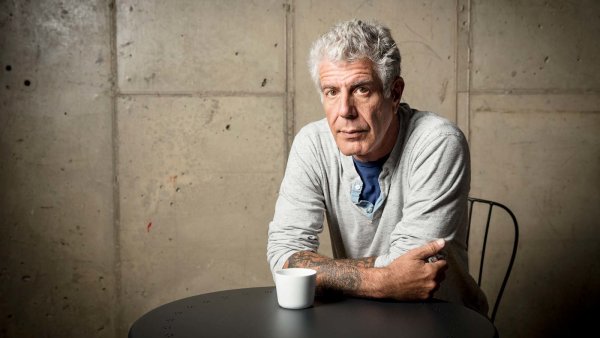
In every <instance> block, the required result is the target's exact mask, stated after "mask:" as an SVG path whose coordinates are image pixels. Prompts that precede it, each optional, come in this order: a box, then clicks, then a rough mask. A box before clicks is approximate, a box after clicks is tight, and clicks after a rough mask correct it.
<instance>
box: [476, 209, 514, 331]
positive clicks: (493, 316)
mask: <svg viewBox="0 0 600 338" xmlns="http://www.w3.org/2000/svg"><path fill="white" fill-rule="evenodd" d="M468 201H469V224H468V228H467V249H468V247H469V237H470V233H471V221H472V219H473V209H475V208H478V207H476V205H477V206H478V205H481V206H482V207H484V208H485V206H486V205H487V208H488V210H487V221H486V222H485V227H484V228H483V230H484V234H483V244H482V246H481V248H482V250H481V260H480V261H479V277H478V278H477V285H479V286H480V287H481V279H482V276H483V263H484V261H485V254H486V248H487V242H488V234H489V230H490V225H491V223H492V222H491V221H492V212H493V211H494V210H498V211H505V212H506V213H507V214H508V215H509V216H510V218H511V219H512V223H513V225H514V231H515V235H514V240H513V247H512V253H511V255H510V260H509V262H508V267H507V268H506V272H505V273H504V279H503V280H502V284H501V286H500V289H499V291H498V295H497V296H496V299H495V301H494V302H493V307H492V314H491V317H490V318H491V320H492V322H494V320H495V319H496V313H497V312H498V306H499V305H500V300H501V299H502V295H503V294H504V289H505V287H506V283H507V282H508V278H509V277H510V273H511V271H512V267H513V263H514V262H515V257H516V255H517V246H518V244H519V224H518V223H517V218H516V217H515V215H514V214H513V212H512V211H511V210H510V209H509V208H507V207H506V206H504V205H502V204H500V203H498V202H494V201H489V200H484V199H480V198H474V197H469V198H468ZM488 298H489V297H488ZM488 300H489V299H488ZM491 304H492V303H490V305H491Z"/></svg>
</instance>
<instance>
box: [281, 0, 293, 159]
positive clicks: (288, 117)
mask: <svg viewBox="0 0 600 338" xmlns="http://www.w3.org/2000/svg"><path fill="white" fill-rule="evenodd" d="M294 6H295V3H294V0H288V1H287V3H286V4H285V18H284V22H285V24H284V29H285V32H284V38H285V43H284V48H285V61H284V62H285V98H286V100H285V117H284V125H283V133H284V134H283V138H284V142H285V143H284V156H283V168H285V167H286V165H287V158H288V156H287V155H288V153H289V151H290V147H291V145H292V141H293V139H294V129H295V116H294V91H293V88H294V75H295V71H296V69H295V64H294V30H295V27H294Z"/></svg>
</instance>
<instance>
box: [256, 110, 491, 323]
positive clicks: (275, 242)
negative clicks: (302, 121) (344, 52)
mask: <svg viewBox="0 0 600 338" xmlns="http://www.w3.org/2000/svg"><path fill="white" fill-rule="evenodd" d="M398 114H399V120H400V125H401V128H400V133H399V135H398V139H397V141H396V145H395V147H394V149H393V150H392V153H391V154H390V156H389V158H388V159H387V161H386V162H385V164H384V165H383V169H382V172H381V174H380V176H379V184H380V188H381V198H382V200H383V203H381V206H380V207H379V208H377V209H376V210H375V211H372V210H367V209H365V208H363V207H361V206H360V205H357V204H356V203H353V201H352V198H351V194H352V190H353V189H352V188H353V187H357V185H359V186H361V185H362V181H361V179H360V176H359V175H358V173H357V171H356V169H355V167H354V163H353V161H352V158H351V157H350V156H345V155H343V154H342V153H341V152H340V151H339V150H338V148H337V146H336V143H335V140H334V139H333V136H332V134H331V131H330V129H329V126H328V125H327V121H326V120H325V119H323V120H320V121H317V122H313V123H310V124H308V125H307V126H305V127H304V128H302V129H301V130H300V132H299V133H298V135H297V136H296V137H295V139H294V143H293V145H292V148H291V151H290V155H289V159H288V164H287V168H286V172H285V176H284V178H283V181H282V183H281V188H280V191H279V197H278V199H277V204H276V206H275V215H274V217H273V221H272V222H271V223H270V225H269V239H268V245H267V257H268V261H269V264H270V266H271V270H272V271H275V270H278V269H281V268H282V266H283V264H284V263H285V262H286V261H287V259H288V258H289V257H290V256H291V255H292V254H294V253H295V252H298V251H304V250H310V251H315V252H316V251H317V250H318V248H319V234H320V233H321V232H322V230H323V226H324V220H325V217H326V218H327V224H328V226H329V232H330V235H331V243H332V248H333V255H334V258H361V257H373V256H375V257H377V259H376V261H375V266H376V267H382V266H386V265H388V264H389V263H391V262H392V261H393V260H394V259H395V258H397V257H398V256H400V255H402V254H403V253H405V252H406V251H408V250H410V249H412V248H415V247H417V246H420V245H422V244H425V243H427V242H429V241H431V240H434V239H437V238H444V239H445V240H446V241H447V243H446V247H445V248H444V252H445V254H446V256H447V258H446V259H447V261H448V270H447V271H446V278H445V280H444V282H443V283H442V285H441V287H440V289H439V290H438V291H437V292H436V294H435V295H434V297H436V298H438V299H443V300H447V301H452V302H457V303H460V304H464V305H466V306H468V307H471V308H473V309H475V310H477V311H480V312H482V313H484V314H487V301H486V299H485V296H484V295H483V293H482V292H481V290H480V289H479V287H478V286H477V284H476V283H475V281H474V280H473V278H471V276H470V275H469V273H468V262H467V251H466V245H465V241H466V220H467V217H468V215H467V196H468V194H469V185H470V158H469V148H468V144H467V142H466V140H465V138H464V135H463V134H462V132H461V131H460V129H458V128H457V127H456V126H455V125H454V124H452V123H451V122H450V121H448V120H446V119H444V118H442V117H440V116H437V115H435V114H434V113H430V112H421V111H417V110H413V109H411V108H410V107H409V106H408V105H406V104H402V105H401V107H400V109H399V110H398ZM369 211H370V212H369Z"/></svg>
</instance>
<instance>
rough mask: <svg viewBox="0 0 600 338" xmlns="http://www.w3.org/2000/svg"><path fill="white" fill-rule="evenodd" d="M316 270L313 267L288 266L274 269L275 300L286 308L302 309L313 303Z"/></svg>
mask: <svg viewBox="0 0 600 338" xmlns="http://www.w3.org/2000/svg"><path fill="white" fill-rule="evenodd" d="M316 285H317V272H316V271H315V270H313V269H303V268H290V269H283V270H278V271H275V288H276V290H277V302H278V303H279V306H281V307H283V308H286V309H304V308H307V307H310V306H312V305H313V302H314V300H315V287H316Z"/></svg>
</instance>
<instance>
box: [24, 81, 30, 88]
mask: <svg viewBox="0 0 600 338" xmlns="http://www.w3.org/2000/svg"><path fill="white" fill-rule="evenodd" d="M23 84H24V85H25V86H26V87H29V86H31V81H29V80H25V81H24V82H23Z"/></svg>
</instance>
